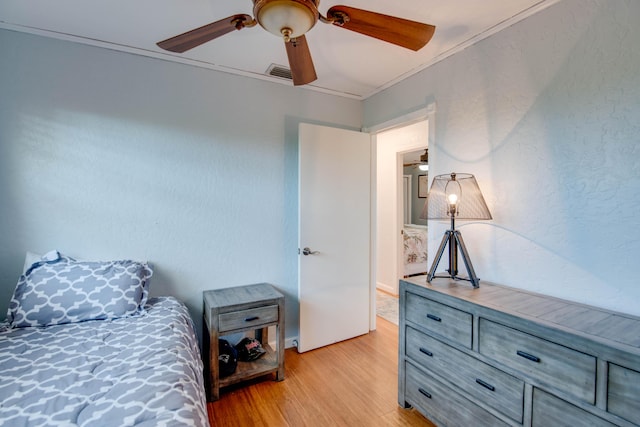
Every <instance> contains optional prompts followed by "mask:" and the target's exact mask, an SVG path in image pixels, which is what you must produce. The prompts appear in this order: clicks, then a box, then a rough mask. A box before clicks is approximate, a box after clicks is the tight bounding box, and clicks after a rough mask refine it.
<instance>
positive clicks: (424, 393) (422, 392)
mask: <svg viewBox="0 0 640 427" xmlns="http://www.w3.org/2000/svg"><path fill="white" fill-rule="evenodd" d="M418 391H419V392H420V393H421V394H423V395H424V396H426V397H428V398H429V399H431V393H429V392H428V391H427V390H425V389H423V388H419V389H418Z"/></svg>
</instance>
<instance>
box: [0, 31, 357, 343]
mask: <svg viewBox="0 0 640 427" xmlns="http://www.w3.org/2000/svg"><path fill="white" fill-rule="evenodd" d="M0 57H1V58H2V65H1V66H0V93H1V94H2V95H1V96H0V236H2V237H1V239H2V240H1V241H2V245H0V313H3V312H4V310H6V306H7V303H8V300H9V298H10V295H11V293H12V292H13V288H14V287H15V283H16V282H17V279H18V276H19V274H20V268H21V266H22V262H23V258H24V253H25V251H26V250H31V251H39V252H44V251H47V250H50V249H53V248H57V249H59V250H61V251H64V252H67V253H68V254H69V255H71V256H77V257H84V258H89V259H112V258H123V257H127V258H134V259H145V260H149V261H151V262H153V263H154V265H155V276H154V278H153V279H152V282H151V289H152V294H155V295H162V294H171V295H175V296H178V297H179V298H181V299H183V300H184V301H186V302H187V303H188V305H189V307H190V309H191V311H192V314H193V315H194V319H196V323H197V324H198V325H200V320H199V319H200V318H201V316H200V312H201V306H202V294H201V292H202V291H203V290H205V289H213V288H220V287H226V286H234V285H241V284H248V283H256V282H271V283H273V284H275V285H276V286H278V287H279V288H280V289H282V290H283V291H284V293H285V294H286V297H287V315H286V333H287V336H289V337H292V336H296V335H297V333H298V332H297V331H298V303H297V167H298V166H297V138H298V123H299V122H301V121H313V122H316V123H325V124H331V125H333V126H342V127H351V128H358V127H359V126H360V122H361V115H362V112H361V104H360V103H359V102H357V101H355V100H347V99H344V98H336V97H332V96H328V95H323V94H318V93H314V92H310V91H306V90H304V89H302V90H300V89H295V88H293V87H287V86H283V85H279V84H273V83H268V82H264V81H259V80H254V79H246V78H242V77H236V76H232V75H227V74H222V73H217V72H212V71H209V70H204V69H199V68H195V67H190V66H186V65H180V64H174V63H169V62H165V61H160V60H155V59H150V58H144V57H138V56H134V55H129V54H125V53H118V52H113V51H109V50H105V49H99V48H95V47H89V46H84V45H80V44H75V43H70V42H63V41H58V40H53V39H46V38H42V37H38V36H32V35H26V34H20V33H16V32H11V31H4V30H0Z"/></svg>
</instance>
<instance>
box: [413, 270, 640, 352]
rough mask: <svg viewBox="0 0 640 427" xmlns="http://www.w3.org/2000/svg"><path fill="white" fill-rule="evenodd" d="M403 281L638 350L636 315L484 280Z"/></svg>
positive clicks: (639, 324) (639, 326)
mask: <svg viewBox="0 0 640 427" xmlns="http://www.w3.org/2000/svg"><path fill="white" fill-rule="evenodd" d="M402 281H404V282H407V283H411V284H414V285H417V286H419V287H422V288H424V289H425V290H428V291H432V292H437V293H439V294H441V295H443V296H444V299H447V298H449V297H453V298H456V299H460V300H464V301H468V302H471V303H473V304H476V305H479V306H482V307H487V308H489V309H494V310H498V311H501V312H505V313H507V314H511V315H514V316H518V317H524V318H527V319H530V320H533V321H535V322H537V323H540V324H542V325H546V326H551V327H557V328H559V329H561V330H568V331H572V332H575V333H578V334H579V335H582V336H586V337H589V338H595V339H597V341H600V342H609V343H611V342H614V343H617V344H622V345H623V346H624V347H632V348H635V349H638V350H640V318H639V317H637V316H633V315H630V314H624V313H618V312H615V311H611V310H607V309H604V308H598V307H592V306H589V305H585V304H581V303H577V302H572V301H567V300H563V299H560V298H555V297H551V296H547V295H541V294H537V293H534V292H530V291H525V290H522V289H516V288H510V287H507V286H501V285H496V284H492V283H489V282H485V281H482V282H480V287H479V288H477V289H474V288H473V287H472V286H471V285H470V284H469V283H468V282H466V281H454V280H452V279H434V280H433V281H432V282H431V283H427V279H426V276H415V277H411V278H408V279H403V280H401V282H402Z"/></svg>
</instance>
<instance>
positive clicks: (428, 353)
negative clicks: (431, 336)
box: [420, 347, 433, 357]
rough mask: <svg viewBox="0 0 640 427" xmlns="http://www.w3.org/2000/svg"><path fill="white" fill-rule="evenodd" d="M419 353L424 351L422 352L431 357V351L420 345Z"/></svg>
mask: <svg viewBox="0 0 640 427" xmlns="http://www.w3.org/2000/svg"><path fill="white" fill-rule="evenodd" d="M420 353H424V354H426V355H427V356H430V357H433V353H431V352H430V351H429V350H427V349H426V348H424V347H420Z"/></svg>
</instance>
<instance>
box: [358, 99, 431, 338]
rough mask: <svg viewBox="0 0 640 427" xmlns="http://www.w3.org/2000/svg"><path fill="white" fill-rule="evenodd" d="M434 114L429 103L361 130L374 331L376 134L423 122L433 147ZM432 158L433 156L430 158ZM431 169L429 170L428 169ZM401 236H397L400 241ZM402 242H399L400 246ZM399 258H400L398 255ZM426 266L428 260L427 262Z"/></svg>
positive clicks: (428, 139)
mask: <svg viewBox="0 0 640 427" xmlns="http://www.w3.org/2000/svg"><path fill="white" fill-rule="evenodd" d="M435 113H436V103H435V102H431V103H429V104H427V105H426V107H424V108H421V109H419V110H416V111H413V112H411V113H408V114H405V115H402V116H399V117H396V118H394V119H391V120H388V121H386V122H382V123H379V124H376V125H373V126H370V127H366V128H362V131H363V132H366V133H369V134H370V135H371V217H370V218H371V248H370V253H371V265H370V268H371V271H370V275H369V277H370V278H371V282H370V284H369V286H370V295H371V297H370V309H369V312H370V319H369V329H370V330H372V331H373V330H375V329H376V288H377V277H376V276H377V268H378V266H377V250H376V249H377V244H378V236H377V224H378V214H377V208H376V206H377V202H378V185H377V177H376V171H377V163H378V151H377V147H378V144H377V134H378V133H380V132H384V131H387V130H390V129H393V128H399V127H404V126H407V125H411V124H414V123H417V122H420V121H423V120H426V121H427V122H428V131H427V132H428V135H427V141H428V142H427V145H428V147H429V148H432V147H433V144H434V142H435ZM431 158H433V154H432V156H431ZM430 169H431V168H430ZM400 237H401V236H398V239H400ZM401 243H402V242H400V244H401ZM399 256H401V255H400V254H399ZM427 265H428V260H427Z"/></svg>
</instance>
